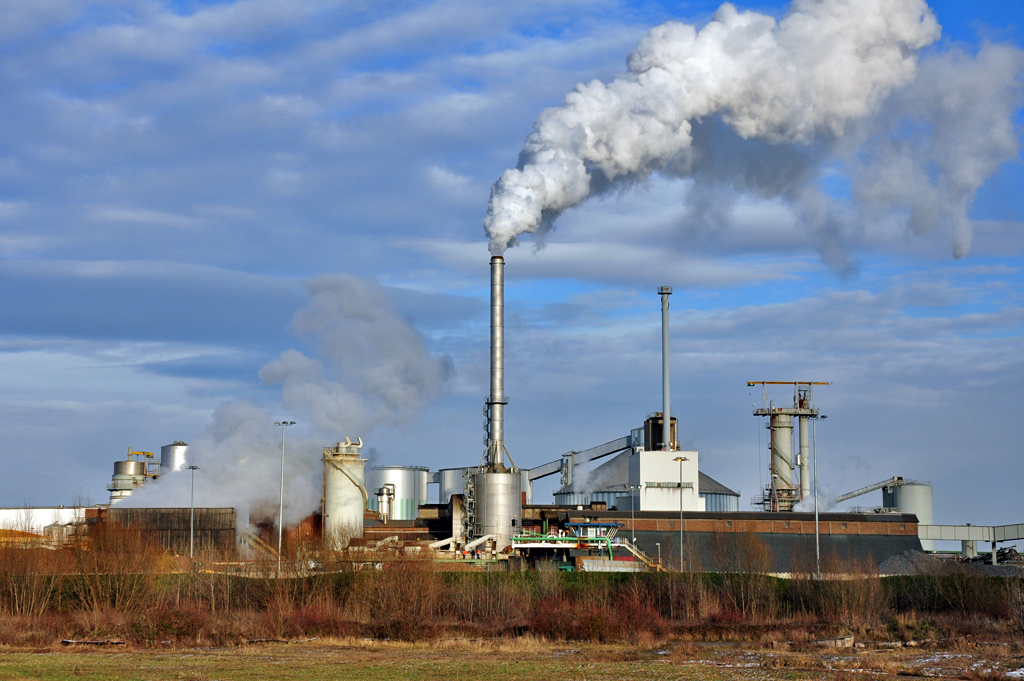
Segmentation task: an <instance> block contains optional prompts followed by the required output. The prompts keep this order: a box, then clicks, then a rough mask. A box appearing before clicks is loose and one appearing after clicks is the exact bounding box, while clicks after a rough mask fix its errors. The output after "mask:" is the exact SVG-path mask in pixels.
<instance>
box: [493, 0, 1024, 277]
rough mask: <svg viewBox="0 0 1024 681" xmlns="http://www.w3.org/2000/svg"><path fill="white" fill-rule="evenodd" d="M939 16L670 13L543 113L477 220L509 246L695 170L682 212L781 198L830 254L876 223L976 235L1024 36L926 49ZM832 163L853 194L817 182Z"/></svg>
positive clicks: (840, 3) (1013, 135) (701, 220)
mask: <svg viewBox="0 0 1024 681" xmlns="http://www.w3.org/2000/svg"><path fill="white" fill-rule="evenodd" d="M939 35H940V27H939V25H938V23H937V22H936V20H935V17H934V15H933V14H932V12H931V10H930V9H929V8H928V6H927V4H926V3H925V2H924V0H858V1H857V2H852V1H851V0H796V2H794V3H793V5H792V7H791V9H790V12H789V14H788V15H787V16H786V17H785V18H784V19H782V20H781V21H779V22H776V21H775V19H773V18H772V17H769V16H766V15H763V14H758V13H756V12H740V11H738V10H737V9H736V8H735V7H734V6H733V5H731V4H724V5H722V6H721V8H719V10H718V11H717V12H716V13H715V15H714V17H713V18H712V20H711V21H710V22H709V23H708V24H707V25H706V26H705V27H704V28H702V29H701V30H700V31H698V30H696V29H695V28H694V27H693V26H689V25H686V24H682V23H678V22H668V23H666V24H663V25H661V26H657V27H656V28H654V29H652V30H651V31H650V33H648V34H647V36H646V37H645V38H644V39H643V40H642V41H641V42H640V44H639V46H638V47H637V48H636V50H635V51H634V52H633V53H632V54H630V55H629V58H628V68H629V71H628V73H626V74H625V75H623V76H621V77H619V78H616V79H615V80H614V81H613V82H611V83H609V84H604V83H601V82H599V81H596V80H595V81H592V82H590V83H588V84H580V85H578V86H577V87H576V89H575V90H574V91H573V92H571V93H569V94H568V95H567V96H566V98H565V102H564V104H563V105H562V106H560V107H555V108H550V109H546V110H545V111H543V112H542V113H541V114H540V116H539V117H538V119H537V121H536V122H535V123H534V131H533V133H532V134H530V136H529V137H528V138H527V140H526V143H525V145H524V147H523V150H522V152H521V153H520V158H519V164H518V166H517V167H516V168H514V169H509V170H506V171H505V172H504V173H503V174H502V176H501V178H500V179H499V180H498V181H497V182H496V183H495V184H494V186H493V187H492V189H491V197H490V202H489V206H488V211H487V216H486V218H485V219H484V230H485V232H486V234H487V236H488V238H489V239H490V250H491V252H492V253H495V254H500V253H503V252H504V251H505V249H506V248H508V247H510V246H515V245H517V244H518V242H519V237H520V236H521V235H522V234H524V233H530V234H534V235H536V236H537V237H538V238H539V239H540V243H543V239H544V236H545V235H546V233H547V232H548V231H549V230H550V229H551V228H552V226H553V223H554V220H555V219H556V218H557V217H558V216H559V215H560V214H561V213H562V212H563V211H565V210H566V209H568V208H570V207H572V206H575V205H577V204H578V203H580V202H581V201H583V200H585V199H586V198H587V197H589V196H591V195H594V194H597V193H601V192H604V191H608V190H609V189H611V188H614V187H622V186H626V185H629V184H630V183H634V182H638V181H641V180H643V179H644V178H646V177H647V176H649V175H650V174H651V173H654V172H659V173H662V174H665V175H668V176H674V177H682V178H690V179H692V181H693V183H694V187H693V190H692V191H691V192H690V195H689V203H690V205H689V207H688V215H687V218H688V225H689V226H690V227H691V228H692V227H694V226H696V227H697V228H701V227H704V228H708V227H710V228H715V227H721V226H723V224H722V223H723V222H727V221H728V215H729V209H730V208H731V202H732V201H734V200H735V198H736V197H737V196H738V195H741V194H749V195H753V196H756V197H759V198H762V199H773V198H780V197H781V198H783V199H785V200H786V201H787V202H788V203H789V204H790V205H791V207H792V208H793V212H794V214H796V215H797V216H798V218H799V219H800V220H801V221H802V222H803V223H804V224H805V225H806V226H807V227H808V228H809V229H810V230H811V231H812V233H813V234H814V235H815V237H816V239H817V242H818V248H819V250H820V251H821V253H822V257H823V258H824V260H825V261H826V262H828V263H829V264H830V265H831V266H833V267H834V268H835V269H838V270H844V269H849V267H850V265H849V263H848V262H847V261H846V259H845V256H844V254H843V249H842V242H843V239H844V238H846V237H847V236H848V235H849V233H850V232H851V231H853V230H857V229H863V226H864V225H865V224H869V221H878V220H882V221H883V222H891V221H895V222H897V223H900V224H902V225H903V226H905V227H909V228H910V229H911V230H912V231H914V232H915V233H918V234H920V233H924V232H927V231H930V230H932V229H935V228H936V227H943V228H945V229H947V230H948V231H949V232H950V233H951V236H952V243H953V253H954V255H955V256H956V257H958V258H959V257H962V256H964V255H965V254H966V253H967V252H968V250H969V248H970V242H971V223H970V220H969V219H968V217H967V211H968V209H969V208H970V204H971V202H972V201H973V198H974V195H975V192H976V190H977V189H978V187H979V186H980V185H981V184H982V183H983V182H984V181H985V179H986V178H987V177H989V176H990V175H991V174H992V172H994V171H995V169H996V168H997V167H998V166H999V165H1000V164H1001V163H1003V162H1005V161H1007V160H1010V159H1012V158H1014V157H1015V156H1016V154H1017V153H1018V147H1019V141H1018V137H1017V132H1016V130H1015V129H1014V124H1013V113H1014V111H1015V110H1016V107H1017V106H1018V104H1019V94H1020V92H1019V91H1020V73H1021V69H1022V66H1024V58H1022V54H1024V53H1022V52H1021V50H1019V49H1018V48H1016V47H1012V46H999V45H987V46H985V47H983V48H982V49H981V50H980V52H979V53H978V54H977V55H976V56H969V55H966V54H963V53H961V52H956V51H953V52H947V53H937V54H933V55H931V56H928V57H925V58H924V59H922V60H921V62H920V64H919V60H918V56H917V51H918V50H920V49H921V48H924V47H926V46H928V45H930V44H932V43H933V42H935V41H936V40H937V39H938V38H939ZM836 170H839V172H840V173H841V175H842V176H843V177H844V179H845V181H846V182H847V183H848V184H849V186H850V199H851V200H850V205H849V206H846V207H843V206H837V205H836V203H835V201H834V200H833V199H832V198H830V197H829V196H827V195H826V194H825V193H824V192H823V191H822V190H821V188H820V182H821V181H822V179H823V178H824V177H825V176H826V174H828V173H834V172H835V171H836Z"/></svg>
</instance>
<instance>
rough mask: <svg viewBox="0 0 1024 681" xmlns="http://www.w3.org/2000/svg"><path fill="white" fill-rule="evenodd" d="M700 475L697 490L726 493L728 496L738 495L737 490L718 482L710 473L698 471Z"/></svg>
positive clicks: (705, 492) (709, 492) (703, 492)
mask: <svg viewBox="0 0 1024 681" xmlns="http://www.w3.org/2000/svg"><path fill="white" fill-rule="evenodd" d="M698 474H699V475H700V482H699V484H698V490H699V491H700V493H701V494H728V495H729V496H733V497H738V496H739V495H740V493H739V492H733V491H732V490H731V489H729V488H728V487H726V486H725V485H723V484H722V483H720V482H718V481H717V480H715V479H714V478H712V477H711V476H710V475H708V474H706V473H702V472H699V471H698Z"/></svg>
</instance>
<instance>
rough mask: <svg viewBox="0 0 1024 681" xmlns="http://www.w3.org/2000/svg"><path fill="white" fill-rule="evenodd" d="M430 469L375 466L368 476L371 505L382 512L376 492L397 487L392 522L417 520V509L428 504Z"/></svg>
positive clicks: (424, 467)
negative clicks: (385, 486)
mask: <svg viewBox="0 0 1024 681" xmlns="http://www.w3.org/2000/svg"><path fill="white" fill-rule="evenodd" d="M429 472H430V469H429V468H427V467H426V466H374V467H373V468H371V469H370V473H369V475H368V476H367V482H369V483H370V484H369V485H368V486H367V491H368V492H370V499H369V505H370V509H371V510H373V511H377V512H378V513H379V512H380V507H379V503H378V501H377V498H376V496H375V495H376V490H378V489H380V488H382V487H383V486H384V485H386V484H391V485H394V486H395V507H394V509H393V511H392V513H391V516H390V518H391V520H415V519H416V516H417V513H418V511H417V507H418V506H421V505H422V504H425V503H427V480H428V479H429Z"/></svg>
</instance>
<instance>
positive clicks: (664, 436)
mask: <svg viewBox="0 0 1024 681" xmlns="http://www.w3.org/2000/svg"><path fill="white" fill-rule="evenodd" d="M658 293H659V294H661V402H662V405H663V406H662V412H661V442H662V446H663V447H664V448H665V451H666V452H670V451H672V404H671V395H670V394H669V385H668V383H669V381H668V365H669V362H668V357H669V352H668V297H669V296H670V295H672V287H671V286H659V287H658Z"/></svg>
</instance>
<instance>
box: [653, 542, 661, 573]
mask: <svg viewBox="0 0 1024 681" xmlns="http://www.w3.org/2000/svg"><path fill="white" fill-rule="evenodd" d="M654 545H655V546H657V547H658V569H659V570H660V569H661V542H660V541H659V542H654Z"/></svg>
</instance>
